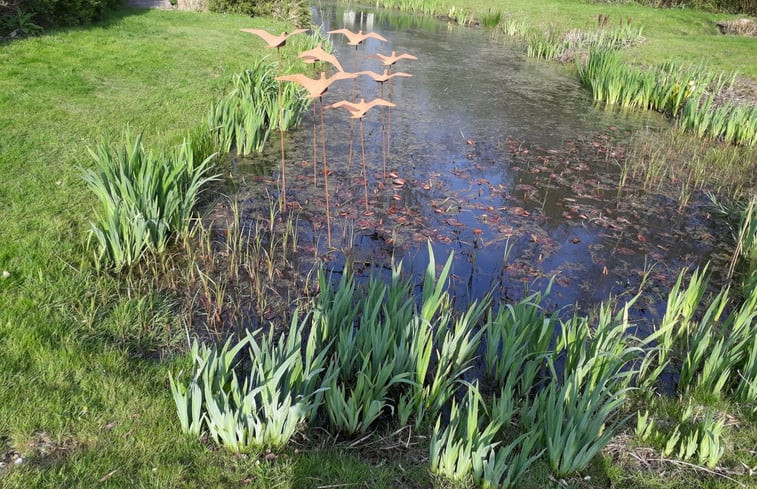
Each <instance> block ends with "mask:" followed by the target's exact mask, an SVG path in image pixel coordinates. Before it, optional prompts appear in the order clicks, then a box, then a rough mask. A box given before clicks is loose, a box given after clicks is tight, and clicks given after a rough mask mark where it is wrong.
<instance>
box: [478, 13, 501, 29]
mask: <svg viewBox="0 0 757 489" xmlns="http://www.w3.org/2000/svg"><path fill="white" fill-rule="evenodd" d="M501 22H502V12H500V11H499V10H492V9H489V10H488V11H487V12H486V13H485V14H484V15H483V17H481V25H483V26H484V27H488V28H489V29H494V28H495V27H497V26H498V25H499V24H500V23H501Z"/></svg>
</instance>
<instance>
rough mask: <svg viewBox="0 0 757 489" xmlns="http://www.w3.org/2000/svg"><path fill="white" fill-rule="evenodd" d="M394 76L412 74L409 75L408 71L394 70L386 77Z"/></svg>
mask: <svg viewBox="0 0 757 489" xmlns="http://www.w3.org/2000/svg"><path fill="white" fill-rule="evenodd" d="M395 76H413V75H411V74H410V73H405V72H402V71H396V72H394V73H392V74H391V75H389V76H388V78H394V77H395Z"/></svg>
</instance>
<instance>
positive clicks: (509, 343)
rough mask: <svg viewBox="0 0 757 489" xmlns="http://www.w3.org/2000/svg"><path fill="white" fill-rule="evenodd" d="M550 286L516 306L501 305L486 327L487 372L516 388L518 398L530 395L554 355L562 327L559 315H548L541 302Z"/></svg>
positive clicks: (500, 383)
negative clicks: (557, 332) (556, 341)
mask: <svg viewBox="0 0 757 489" xmlns="http://www.w3.org/2000/svg"><path fill="white" fill-rule="evenodd" d="M550 288H551V287H547V289H546V291H545V292H544V293H543V294H542V293H535V294H532V295H531V296H529V297H526V298H524V299H522V300H521V301H520V302H518V303H517V304H506V305H503V306H501V309H500V311H499V312H498V313H497V315H496V316H494V317H489V319H488V321H487V325H486V343H485V345H486V353H485V357H484V358H485V365H486V373H487V376H489V377H490V378H491V379H493V380H495V381H496V382H497V383H498V384H499V385H506V384H507V385H510V384H512V385H515V386H517V389H518V392H517V393H518V395H520V396H528V395H529V394H530V391H531V389H532V387H533V386H534V385H535V384H536V383H537V382H538V374H539V372H540V371H541V370H542V369H543V368H544V367H545V366H546V363H545V357H547V356H548V355H549V354H551V353H552V352H551V350H550V344H551V342H552V340H553V338H554V335H555V332H556V326H557V325H558V324H559V322H558V321H557V318H556V315H552V316H548V315H546V314H545V313H544V311H543V310H542V308H541V305H540V304H541V301H542V300H543V298H544V297H545V296H546V295H548V294H549V291H550Z"/></svg>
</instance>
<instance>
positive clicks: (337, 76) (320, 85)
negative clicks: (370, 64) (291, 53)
mask: <svg viewBox="0 0 757 489" xmlns="http://www.w3.org/2000/svg"><path fill="white" fill-rule="evenodd" d="M357 76H358V73H347V72H344V71H340V72H338V73H334V74H333V75H331V76H330V77H328V78H327V77H326V72H321V77H320V78H308V77H307V76H305V75H302V74H295V75H282V76H277V77H276V79H277V80H280V81H290V82H295V83H297V84H299V85H301V86H302V87H303V88H304V89H305V90H307V92H308V97H309V98H316V97H321V96H323V94H324V93H326V91H328V89H329V87H330V86H331V84H332V83H334V82H335V81H337V80H349V79H352V78H357Z"/></svg>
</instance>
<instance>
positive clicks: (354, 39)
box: [328, 29, 387, 46]
mask: <svg viewBox="0 0 757 489" xmlns="http://www.w3.org/2000/svg"><path fill="white" fill-rule="evenodd" d="M328 33H329V34H342V35H343V36H345V37H346V38H347V40H348V42H347V44H349V45H350V46H359V45H360V44H362V43H363V41H365V40H366V39H376V40H379V41H381V42H387V40H386V38H385V37H384V36H382V35H380V34H376V33H375V32H368V33H365V34H363V31H357V32H352V31H351V30H349V29H336V30H333V31H329V32H328Z"/></svg>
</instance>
